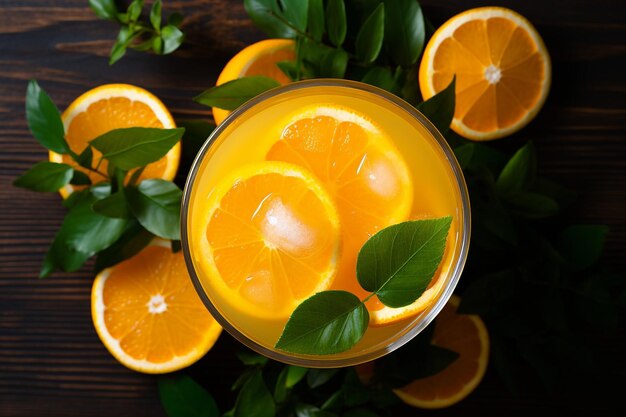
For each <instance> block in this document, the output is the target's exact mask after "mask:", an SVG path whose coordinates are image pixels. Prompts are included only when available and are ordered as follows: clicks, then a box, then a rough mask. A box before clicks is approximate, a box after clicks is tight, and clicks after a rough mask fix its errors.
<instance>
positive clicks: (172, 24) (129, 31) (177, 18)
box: [89, 0, 185, 65]
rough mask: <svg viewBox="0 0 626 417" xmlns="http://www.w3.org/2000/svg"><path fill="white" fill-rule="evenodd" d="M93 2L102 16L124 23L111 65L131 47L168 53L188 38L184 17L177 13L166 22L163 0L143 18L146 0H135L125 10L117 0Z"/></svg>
mask: <svg viewBox="0 0 626 417" xmlns="http://www.w3.org/2000/svg"><path fill="white" fill-rule="evenodd" d="M89 6H90V7H91V9H92V10H93V12H94V13H95V14H96V16H98V17H99V18H101V19H105V20H110V21H112V22H115V23H117V24H118V25H119V26H120V30H119V33H118V35H117V39H116V41H115V44H114V45H113V48H112V49H111V55H110V58H109V65H113V64H115V63H116V62H117V61H119V60H120V59H121V58H122V57H123V56H124V55H125V54H126V51H127V49H128V48H131V49H135V50H137V51H150V50H151V51H152V52H154V53H155V54H157V55H167V54H170V53H172V52H174V51H175V50H177V49H178V48H179V47H180V45H182V43H183V42H184V40H185V35H184V33H183V32H182V31H181V30H180V26H181V25H182V23H183V18H182V15H181V14H180V13H173V14H171V15H170V16H169V18H168V19H167V23H166V24H165V25H164V26H163V25H162V23H163V19H162V8H163V5H162V0H155V1H154V2H153V3H152V6H151V7H150V11H149V13H146V15H147V16H148V20H147V21H145V22H144V21H142V20H140V17H141V15H142V11H143V8H144V1H143V0H133V1H131V2H130V4H129V5H128V8H127V9H126V11H125V12H123V11H122V10H121V9H119V8H118V4H117V2H115V1H114V0H89Z"/></svg>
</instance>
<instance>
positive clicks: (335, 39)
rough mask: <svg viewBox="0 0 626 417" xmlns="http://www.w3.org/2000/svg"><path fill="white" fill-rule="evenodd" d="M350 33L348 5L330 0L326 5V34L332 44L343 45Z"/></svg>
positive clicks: (337, 0)
mask: <svg viewBox="0 0 626 417" xmlns="http://www.w3.org/2000/svg"><path fill="white" fill-rule="evenodd" d="M347 31H348V21H347V19H346V5H345V3H344V1H343V0H328V3H327V4H326V32H327V33H328V39H329V40H330V43H332V44H333V45H335V46H341V45H343V41H344V40H345V39H346V33H347Z"/></svg>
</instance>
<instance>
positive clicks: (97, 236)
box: [59, 193, 127, 255]
mask: <svg viewBox="0 0 626 417" xmlns="http://www.w3.org/2000/svg"><path fill="white" fill-rule="evenodd" d="M96 200H97V199H96V197H95V196H94V195H93V194H92V193H89V194H86V195H85V198H83V199H81V200H80V201H78V202H77V203H76V204H75V205H74V207H72V209H71V210H70V211H69V212H68V214H67V215H66V216H65V220H64V221H63V224H62V225H61V229H60V232H59V233H62V235H63V236H64V237H65V243H66V245H67V246H68V247H70V248H72V249H74V250H77V251H80V252H83V253H86V254H90V255H93V254H94V253H96V252H99V251H101V250H103V249H106V248H108V247H109V246H111V245H112V244H113V243H114V242H115V241H116V240H117V239H118V238H119V237H120V236H121V235H122V233H123V232H124V229H125V227H126V222H127V221H126V220H125V219H113V218H110V217H107V216H103V215H101V214H98V213H96V212H94V211H93V210H92V209H91V206H92V205H93V204H94V203H95V202H96Z"/></svg>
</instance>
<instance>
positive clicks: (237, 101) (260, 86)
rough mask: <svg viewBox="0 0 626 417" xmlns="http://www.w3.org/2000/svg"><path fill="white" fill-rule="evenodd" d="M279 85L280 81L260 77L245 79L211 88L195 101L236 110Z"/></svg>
mask: <svg viewBox="0 0 626 417" xmlns="http://www.w3.org/2000/svg"><path fill="white" fill-rule="evenodd" d="M279 85H280V83H279V82H278V81H276V80H274V79H272V78H268V77H264V76H260V75H257V76H251V77H243V78H239V79H236V80H232V81H228V82H226V83H224V84H221V85H218V86H215V87H211V88H209V89H208V90H206V91H204V92H203V93H201V94H200V95H198V96H197V97H195V98H194V101H196V102H197V103H200V104H204V105H205V106H210V107H217V108H220V109H225V110H235V109H236V108H237V107H239V106H241V105H242V104H243V103H245V102H246V101H248V100H250V99H251V98H253V97H255V96H258V95H259V94H261V93H263V92H265V91H267V90H271V89H272V88H274V87H278V86H279Z"/></svg>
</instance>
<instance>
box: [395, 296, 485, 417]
mask: <svg viewBox="0 0 626 417" xmlns="http://www.w3.org/2000/svg"><path fill="white" fill-rule="evenodd" d="M459 302H460V300H459V298H458V297H456V296H452V297H451V298H450V300H449V301H448V303H447V304H446V306H445V307H444V308H443V310H441V312H440V313H439V315H438V316H437V319H436V321H435V333H434V335H433V339H432V343H433V344H434V345H437V346H440V347H442V348H446V349H449V350H452V351H454V352H457V353H458V354H459V357H458V358H457V359H456V360H455V361H454V362H453V363H452V364H450V366H448V367H447V368H446V369H444V370H443V371H441V372H439V373H438V374H436V375H433V376H430V377H427V378H422V379H418V380H415V381H413V382H412V383H410V384H409V385H407V386H405V387H403V388H400V389H396V390H394V392H395V393H396V395H397V396H398V397H400V399H401V400H402V401H404V402H405V403H407V404H409V405H412V406H414V407H418V408H431V409H432V408H444V407H449V406H451V405H453V404H456V403H457V402H459V401H461V400H462V399H463V398H465V397H467V396H468V395H469V394H470V393H471V392H472V391H473V390H474V389H475V388H476V387H477V386H478V384H479V383H480V381H481V380H482V378H483V376H484V375H485V370H486V369H487V362H488V361H489V334H488V333H487V328H486V327H485V324H484V323H483V321H482V320H481V319H480V317H478V316H474V315H465V314H457V312H456V311H457V308H458V307H459Z"/></svg>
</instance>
